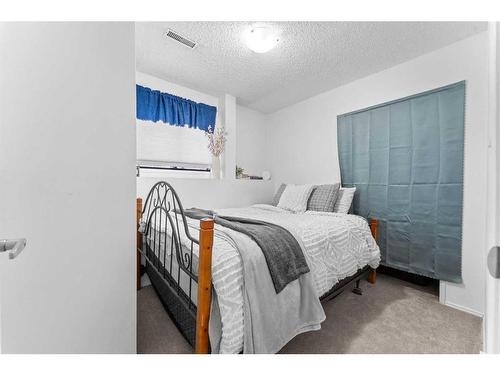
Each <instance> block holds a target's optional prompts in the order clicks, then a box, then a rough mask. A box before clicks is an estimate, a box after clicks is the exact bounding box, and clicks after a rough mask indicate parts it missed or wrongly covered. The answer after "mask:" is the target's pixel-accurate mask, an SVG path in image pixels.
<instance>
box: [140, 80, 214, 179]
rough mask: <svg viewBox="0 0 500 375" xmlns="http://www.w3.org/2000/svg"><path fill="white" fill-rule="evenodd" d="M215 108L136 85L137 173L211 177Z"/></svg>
mask: <svg viewBox="0 0 500 375" xmlns="http://www.w3.org/2000/svg"><path fill="white" fill-rule="evenodd" d="M216 112H217V110H216V107H214V106H209V105H207V104H203V103H196V102H194V101H192V100H189V99H184V98H181V97H178V96H174V95H171V94H168V93H164V92H160V91H157V90H151V89H149V88H147V87H143V86H140V85H137V166H138V169H137V173H138V176H155V177H158V176H161V177H171V176H182V177H196V178H200V177H201V178H202V177H207V178H208V177H209V173H207V172H210V164H211V156H210V152H209V151H208V148H207V143H208V141H207V138H206V135H205V130H206V129H208V127H209V126H211V127H212V128H213V127H214V125H213V124H215V120H216Z"/></svg>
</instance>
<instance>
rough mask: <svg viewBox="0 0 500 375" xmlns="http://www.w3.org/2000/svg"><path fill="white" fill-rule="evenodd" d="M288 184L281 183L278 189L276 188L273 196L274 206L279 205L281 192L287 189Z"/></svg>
mask: <svg viewBox="0 0 500 375" xmlns="http://www.w3.org/2000/svg"><path fill="white" fill-rule="evenodd" d="M285 188H286V184H281V185H280V187H279V188H278V190H276V193H275V194H274V198H273V206H277V205H278V203H279V202H280V198H281V194H283V192H284V191H285Z"/></svg>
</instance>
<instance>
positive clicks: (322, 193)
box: [307, 183, 340, 212]
mask: <svg viewBox="0 0 500 375" xmlns="http://www.w3.org/2000/svg"><path fill="white" fill-rule="evenodd" d="M339 189H340V183H336V184H331V185H318V186H316V187H315V188H314V190H313V192H312V193H311V196H310V198H309V202H307V210H308V211H323V212H333V208H334V207H335V202H336V201H337V196H338V194H339Z"/></svg>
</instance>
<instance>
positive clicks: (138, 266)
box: [136, 198, 142, 290]
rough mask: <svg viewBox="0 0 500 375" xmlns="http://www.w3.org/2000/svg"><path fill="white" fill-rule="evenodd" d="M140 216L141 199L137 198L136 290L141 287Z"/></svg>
mask: <svg viewBox="0 0 500 375" xmlns="http://www.w3.org/2000/svg"><path fill="white" fill-rule="evenodd" d="M141 216H142V199H141V198H137V200H136V228H137V231H136V246H137V250H136V253H137V263H136V273H137V274H136V279H137V290H139V289H141V253H140V252H139V249H140V248H141V246H142V233H141V232H139V225H140V222H141Z"/></svg>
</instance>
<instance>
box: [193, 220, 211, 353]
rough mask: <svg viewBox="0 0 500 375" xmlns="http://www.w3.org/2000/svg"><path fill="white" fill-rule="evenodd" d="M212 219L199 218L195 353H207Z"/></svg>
mask: <svg viewBox="0 0 500 375" xmlns="http://www.w3.org/2000/svg"><path fill="white" fill-rule="evenodd" d="M213 242H214V220H213V219H209V218H206V219H201V220H200V247H199V249H200V250H199V251H200V253H199V266H198V267H199V268H198V306H197V309H196V310H197V311H196V345H195V352H196V354H208V353H209V351H210V344H209V339H208V321H209V318H210V305H211V302H212V245H213Z"/></svg>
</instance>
